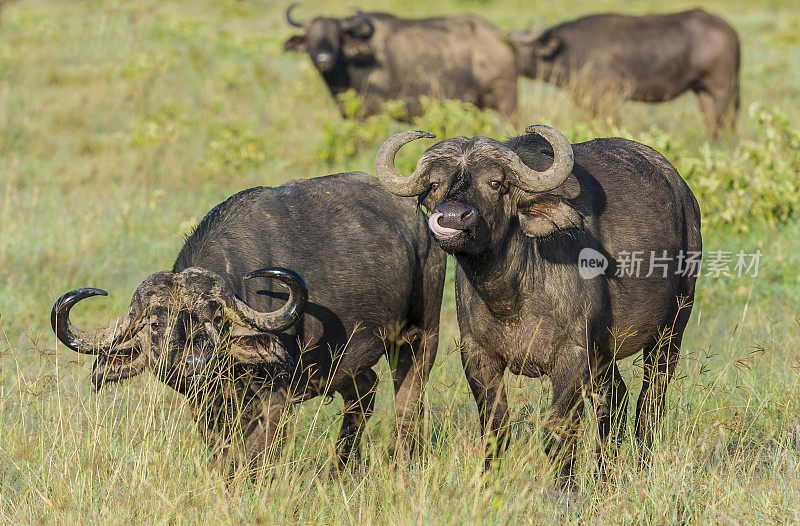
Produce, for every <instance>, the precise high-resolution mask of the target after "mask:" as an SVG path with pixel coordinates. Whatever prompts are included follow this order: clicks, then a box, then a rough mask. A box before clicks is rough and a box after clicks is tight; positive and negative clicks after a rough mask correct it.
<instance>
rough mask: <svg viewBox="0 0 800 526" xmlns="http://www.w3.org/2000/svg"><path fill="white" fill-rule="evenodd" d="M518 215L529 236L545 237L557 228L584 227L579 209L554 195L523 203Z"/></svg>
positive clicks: (523, 229) (523, 228) (521, 225)
mask: <svg viewBox="0 0 800 526" xmlns="http://www.w3.org/2000/svg"><path fill="white" fill-rule="evenodd" d="M517 217H519V225H520V227H521V228H522V231H523V232H524V233H525V235H526V236H528V237H544V236H549V235H550V234H552V233H554V232H556V231H557V230H564V229H568V228H582V227H583V219H582V218H581V215H580V214H579V213H578V211H577V210H575V209H574V208H572V207H571V206H570V205H569V204H567V203H565V202H564V201H562V200H560V199H556V198H553V197H547V198H544V199H538V200H535V201H529V202H527V203H525V204H521V205H520V206H519V209H518V211H517Z"/></svg>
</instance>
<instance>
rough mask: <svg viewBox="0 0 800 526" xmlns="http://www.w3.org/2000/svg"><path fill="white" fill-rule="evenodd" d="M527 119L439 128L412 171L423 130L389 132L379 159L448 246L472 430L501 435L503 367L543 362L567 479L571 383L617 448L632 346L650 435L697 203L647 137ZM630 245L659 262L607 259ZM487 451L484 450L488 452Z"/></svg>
mask: <svg viewBox="0 0 800 526" xmlns="http://www.w3.org/2000/svg"><path fill="white" fill-rule="evenodd" d="M529 130H530V132H534V131H535V132H538V133H540V134H541V137H540V136H539V135H536V134H535V133H529V134H527V135H524V136H521V137H516V138H513V139H509V140H508V141H505V142H502V143H501V142H498V141H496V140H494V139H490V138H487V137H471V138H467V137H455V138H452V139H448V140H445V141H442V142H439V143H437V144H435V145H434V146H432V147H430V148H429V149H428V150H427V151H426V152H425V153H424V154H423V156H422V157H421V158H420V159H419V162H418V163H417V167H416V170H415V171H414V173H412V174H411V176H410V177H403V176H402V175H401V174H399V173H398V171H397V170H396V169H395V168H394V156H395V154H396V153H397V151H398V150H399V149H400V148H401V147H402V146H403V145H404V144H406V143H407V142H410V141H412V140H414V139H418V138H420V137H433V136H434V135H433V134H430V133H428V132H419V131H409V132H403V133H399V134H397V135H394V136H392V137H391V138H390V139H388V140H387V141H386V142H385V143H384V144H383V146H382V147H381V149H380V150H379V152H378V155H377V159H376V170H377V173H378V176H379V177H380V178H381V179H382V180H383V181H384V183H385V184H386V186H387V188H389V189H390V190H391V191H392V192H394V193H396V194H398V195H404V196H417V195H419V196H422V203H423V204H424V205H425V206H426V207H427V208H428V209H429V210H433V213H432V215H431V216H430V219H429V226H430V229H431V231H432V232H433V235H434V236H435V237H436V239H437V241H438V243H439V245H440V246H441V247H442V248H443V249H444V250H445V251H446V252H448V253H450V254H453V255H454V256H455V258H456V261H457V267H456V277H455V286H456V307H457V312H458V324H459V328H460V330H461V344H462V350H461V357H462V363H463V365H464V370H465V373H466V376H467V380H468V382H469V385H470V388H471V389H472V393H473V395H474V397H475V400H476V401H477V403H478V410H479V413H480V423H481V430H482V432H484V433H490V434H492V435H496V437H497V448H498V450H501V449H502V448H504V447H505V446H506V445H507V443H508V429H507V428H508V425H509V419H508V411H507V401H506V391H505V384H504V380H503V376H504V374H505V371H506V370H509V371H511V372H512V373H514V374H523V375H526V376H530V377H538V376H541V375H546V376H548V377H549V378H550V380H551V381H552V394H553V407H552V419H551V421H550V422H549V423H548V425H547V428H548V429H549V431H550V432H549V437H548V440H547V449H548V452H549V454H550V456H551V457H552V458H553V459H554V460H556V461H557V462H556V465H557V467H558V473H559V481H560V483H561V485H562V486H565V487H569V486H570V485H571V483H572V480H573V479H572V472H573V462H574V457H575V451H574V448H575V435H576V429H577V426H578V424H579V422H580V418H581V413H582V412H583V398H582V395H581V393H582V390H586V391H588V392H589V393H592V394H593V395H594V397H593V399H595V400H596V406H595V409H596V412H597V421H598V425H599V435H600V439H601V444H600V446H601V447H602V446H604V445H606V443H607V442H609V441H610V444H609V446H611V447H610V451H612V452H613V451H614V449H615V448H616V445H617V444H618V443H619V441H620V439H621V438H622V436H623V430H624V428H625V415H626V407H627V396H626V386H625V382H624V381H623V379H622V377H621V376H620V373H619V370H618V369H617V365H616V361H617V360H619V359H622V358H627V357H629V356H632V355H634V354H635V353H638V352H639V351H643V352H644V385H643V387H642V391H641V394H640V396H639V401H638V404H637V411H636V436H637V438H638V439H639V441H640V444H641V446H642V448H643V449H644V451H645V452H646V451H647V450H648V449H649V448H650V446H651V443H652V438H653V431H654V427H655V424H656V422H657V421H658V419H659V416H660V414H661V411H662V408H663V405H664V397H665V392H666V389H667V385H668V384H669V381H670V378H671V377H672V374H673V372H674V370H675V366H676V364H677V362H678V357H679V353H680V349H679V347H680V344H681V339H682V337H683V331H684V329H685V328H686V324H687V323H688V321H689V314H690V313H691V306H692V300H693V298H694V290H695V279H696V278H695V276H694V275H693V273H691V272H684V271H682V270H685V269H680V268H679V265H680V258H681V255H683V256H686V255H687V254H690V253H692V254H693V253H697V254H699V252H700V251H701V238H700V211H699V209H698V205H697V201H696V200H695V198H694V195H693V194H692V192H691V190H689V187H688V186H686V183H685V182H684V181H683V179H681V176H680V175H679V174H678V172H677V171H676V170H675V168H673V167H672V165H671V164H670V163H669V162H668V161H667V160H666V159H665V158H664V157H662V156H661V154H659V153H658V152H656V151H655V150H653V149H651V148H649V147H647V146H644V145H642V144H639V143H636V142H633V141H629V140H626V139H620V138H610V139H596V140H592V141H588V142H584V143H580V144H576V145H574V146H572V145H570V143H569V142H568V141H567V139H566V138H565V137H564V136H563V135H562V134H561V133H560V132H558V131H556V130H554V129H552V128H548V127H546V126H533V127H531V128H529ZM526 131H527V130H526ZM542 138H544V139H546V140H542ZM586 249H591V250H593V251H594V254H597V255H601V257H603V258H605V259H606V260H607V261H609V262H610V265H609V268H608V269H606V272H605V273H603V274H601V275H598V276H595V277H593V278H591V279H588V278H587V277H586V276H582V275H581V272H580V271H579V267H578V262H579V257H580V256H579V255H580V254H581V251H583V250H586ZM626 251H627V252H628V253H638V254H641V255H644V257H646V258H649V257H650V255H651V254H654V255H656V256H657V257H658V258H661V259H659V262H662V263H663V265H664V267H663V270H662V269H658V270H656V272H655V273H654V274H652V275H645V273H644V272H643V273H641V274H638V273H637V274H633V272H630V273H628V272H629V269H626V268H625V267H623V266H620V264H621V262H619V261H617V260H616V259H615V256H616V255H617V254H623V253H624V252H626ZM498 452H499V451H493V450H490V451H489V453H488V456H487V466H488V465H489V462H491V460H492V458H493V457H494V455H495V454H496V453H498ZM600 452H602V450H601V451H600ZM602 458H603V456H602V454H601V455H599V458H598V460H599V461H601V460H602ZM601 466H602V464H601Z"/></svg>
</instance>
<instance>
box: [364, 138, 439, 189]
mask: <svg viewBox="0 0 800 526" xmlns="http://www.w3.org/2000/svg"><path fill="white" fill-rule="evenodd" d="M435 137H436V134H435V133H431V132H428V131H422V130H408V131H404V132H400V133H395V134H394V135H392V136H391V137H389V138H388V139H386V141H384V143H383V144H382V145H381V147H380V148H378V153H377V154H376V155H375V175H377V176H378V179H380V181H381V183H383V185H384V186H385V187H386V189H387V190H389V191H390V192H392V193H393V194H395V195H399V196H403V197H410V196H415V195H419V194H421V193H422V192H424V191H426V190H427V189H428V181H427V178H426V177H425V174H424V171H425V170H424V168H423V167H422V166H421V165H420V163H419V162H418V163H417V169H416V170H414V172H413V173H412V174H411V175H410V176H408V177H404V176H403V174H401V173H400V172H398V171H397V168H395V167H394V157H395V156H396V155H397V152H399V151H400V148H402V147H403V146H404V145H406V144H408V143H410V142H411V141H415V140H417V139H422V138H426V139H433V138H435ZM423 157H424V156H423ZM421 160H422V158H420V161H421ZM423 164H424V163H423Z"/></svg>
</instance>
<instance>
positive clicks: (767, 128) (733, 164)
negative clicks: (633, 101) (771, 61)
mask: <svg viewBox="0 0 800 526" xmlns="http://www.w3.org/2000/svg"><path fill="white" fill-rule="evenodd" d="M747 128H748V129H749V132H750V133H751V134H753V136H754V137H755V138H751V139H742V140H740V141H739V142H738V143H737V144H736V145H735V146H734V147H733V148H732V149H720V148H717V147H715V146H712V145H709V144H708V143H705V144H703V145H701V146H699V147H698V148H695V149H692V148H690V147H689V146H687V144H686V143H685V142H683V141H682V140H681V138H680V137H679V136H677V137H676V136H674V135H670V134H667V133H665V132H664V131H662V130H660V129H658V128H651V129H650V130H648V131H647V132H644V133H639V134H635V135H632V134H630V133H626V132H625V131H623V130H620V129H618V128H616V127H613V126H606V127H605V128H603V127H602V125H600V124H598V123H596V122H595V123H591V124H579V125H577V126H575V127H574V128H573V129H572V130H570V131H569V132H568V133H567V136H568V137H569V138H570V140H571V141H573V142H578V141H583V140H588V139H591V138H595V137H599V136H608V135H615V136H620V137H626V138H629V139H633V140H636V141H639V142H642V143H644V144H647V145H649V146H651V147H653V148H655V149H656V150H658V151H659V152H661V153H662V154H663V155H664V156H665V157H666V158H667V159H669V161H670V162H671V163H672V164H673V165H675V167H676V168H677V169H678V172H679V173H680V174H681V175H682V176H683V178H684V179H685V180H686V182H687V183H688V184H689V186H690V187H691V189H692V191H693V192H694V194H695V196H696V197H697V201H698V202H699V204H700V209H701V211H702V214H703V228H704V230H709V229H715V228H718V227H720V226H722V225H730V226H732V227H733V228H735V229H736V230H737V231H739V232H747V231H748V230H749V229H750V226H751V224H753V223H766V224H767V225H769V226H775V225H778V224H782V223H787V222H789V221H790V220H791V219H793V218H797V217H798V213H799V212H800V175H798V167H800V131H798V130H796V129H794V128H792V126H791V125H790V124H789V120H788V118H787V117H786V116H785V115H783V114H782V113H780V112H778V111H777V110H775V109H774V108H767V107H763V106H761V105H759V104H752V105H750V107H749V108H748V123H747Z"/></svg>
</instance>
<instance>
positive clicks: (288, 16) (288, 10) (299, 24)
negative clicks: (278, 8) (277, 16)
mask: <svg viewBox="0 0 800 526" xmlns="http://www.w3.org/2000/svg"><path fill="white" fill-rule="evenodd" d="M299 5H300V4H298V3H297V2H295V3H293V4H292V5H290V6H289V7H287V8H286V21H287V22H289V25H292V26H294V27H303V26H304V23H303V22H298V21H297V20H295V19H293V18H292V10H293V9H294V8H295V7H297V6H299Z"/></svg>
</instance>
